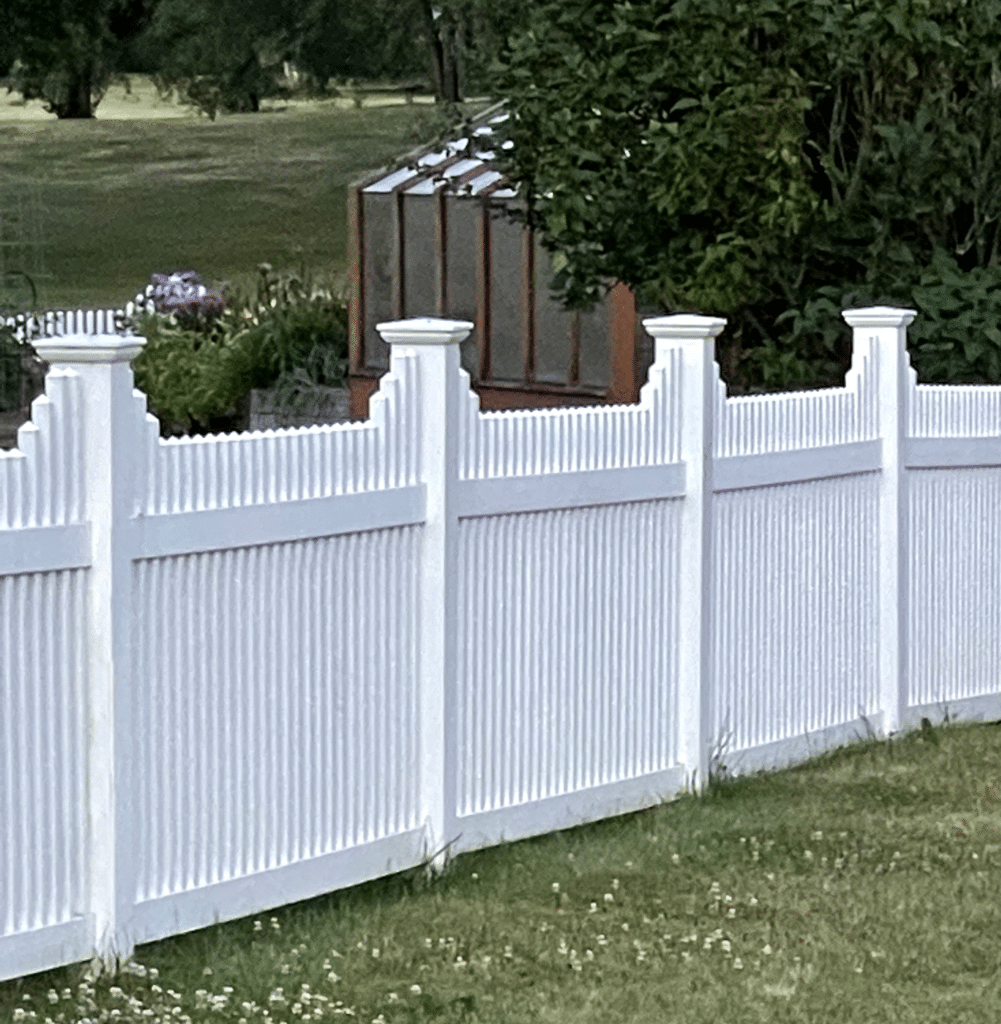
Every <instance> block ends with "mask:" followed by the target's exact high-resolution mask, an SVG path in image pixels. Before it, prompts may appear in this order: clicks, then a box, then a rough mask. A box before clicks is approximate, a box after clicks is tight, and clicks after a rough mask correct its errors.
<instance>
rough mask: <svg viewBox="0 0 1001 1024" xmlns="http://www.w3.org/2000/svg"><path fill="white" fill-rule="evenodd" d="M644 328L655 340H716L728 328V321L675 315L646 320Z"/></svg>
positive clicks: (708, 317)
mask: <svg viewBox="0 0 1001 1024" xmlns="http://www.w3.org/2000/svg"><path fill="white" fill-rule="evenodd" d="M643 327H644V329H645V330H646V332H647V334H650V335H652V336H653V337H654V338H715V337H716V335H717V334H719V332H720V331H722V330H723V328H724V327H726V320H724V319H723V318H722V317H718V316H697V315H695V314H694V313H675V314H674V315H673V316H656V317H651V318H650V319H648V320H644V321H643Z"/></svg>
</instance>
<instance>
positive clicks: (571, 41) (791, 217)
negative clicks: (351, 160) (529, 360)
mask: <svg viewBox="0 0 1001 1024" xmlns="http://www.w3.org/2000/svg"><path fill="white" fill-rule="evenodd" d="M998 10H999V8H998V4H997V2H996V0H962V2H960V0H857V2H854V3H850V4H849V3H842V2H838V0H769V2H767V3H758V4H747V3H734V2H732V0H699V2H698V3H693V2H690V0H674V2H672V3H661V2H659V0H634V2H632V3H616V2H613V0H597V2H596V0H537V2H536V3H534V4H533V5H532V7H531V12H530V18H529V25H528V26H527V28H526V29H525V30H524V31H522V32H519V33H516V34H515V35H513V36H512V38H511V40H510V44H509V46H508V48H507V50H506V51H505V52H504V53H503V54H502V56H501V58H500V60H499V61H498V63H497V66H496V69H495V70H496V82H495V92H496V94H497V95H503V96H505V97H506V101H507V106H508V110H509V113H510V117H509V118H508V120H507V121H505V122H504V123H503V124H502V125H500V126H499V131H500V134H501V135H502V136H505V137H506V139H507V140H509V141H511V142H512V143H513V145H512V146H511V147H510V148H508V149H503V148H498V150H497V152H498V159H499V161H500V164H501V167H502V169H503V170H504V171H505V172H506V173H507V174H508V175H509V177H510V178H511V179H512V180H513V181H515V182H517V183H519V184H520V185H521V186H522V195H523V196H524V199H525V204H526V209H525V212H524V214H523V216H524V217H525V218H527V220H528V221H529V222H530V223H531V224H532V225H533V226H535V227H537V228H538V229H539V231H540V232H541V234H542V236H543V240H544V242H545V244H546V246H547V247H548V248H549V250H550V251H551V252H552V254H553V257H554V267H555V269H556V270H557V271H558V276H557V291H558V292H559V294H560V296H561V297H562V298H564V299H565V300H566V301H567V302H568V304H570V305H574V306H580V307H586V306H588V305H591V304H593V303H594V302H595V301H596V300H597V299H599V298H600V296H601V294H602V292H603V290H604V288H605V287H606V286H607V283H608V282H610V281H615V280H621V281H624V282H626V283H627V284H629V285H631V286H632V287H634V288H635V289H637V291H639V292H640V293H641V295H642V297H643V298H645V299H647V300H649V301H652V302H655V303H656V304H657V305H658V306H660V307H661V308H666V309H668V310H672V311H674V310H677V311H682V310H686V311H691V312H704V313H711V314H716V315H724V316H726V317H728V318H729V321H730V324H729V327H728V330H727V331H726V340H725V343H724V344H725V345H727V346H731V347H732V348H733V349H734V352H733V353H732V354H731V358H729V359H728V360H726V362H727V363H728V364H729V365H730V366H731V367H732V368H734V369H735V371H736V377H737V380H736V381H731V383H737V384H738V385H739V386H740V387H741V388H747V389H760V388H764V387H775V386H780V385H786V386H790V385H803V384H807V383H810V382H812V383H816V384H832V383H836V382H837V378H838V377H839V376H840V374H841V373H843V371H844V368H845V361H846V360H845V341H844V339H845V336H846V334H847V332H846V330H845V328H844V326H843V324H842V322H841V319H840V312H841V308H843V305H842V303H844V304H846V305H869V304H871V303H873V302H879V301H883V302H887V303H889V304H893V305H904V304H909V303H910V302H912V301H913V302H916V303H917V304H918V308H919V309H921V311H922V313H923V314H925V313H927V314H928V315H929V316H931V317H932V320H933V323H934V328H932V327H929V328H928V329H929V330H932V329H935V328H937V329H938V331H939V334H940V336H941V337H940V340H939V341H938V342H929V339H928V338H927V337H924V336H922V335H921V331H922V330H924V329H925V328H923V327H921V326H918V327H917V331H918V335H917V336H916V340H917V341H918V342H920V344H918V345H917V347H916V349H915V353H916V358H915V362H916V364H917V365H918V366H919V367H920V369H921V372H922V373H925V372H927V373H930V374H943V373H949V374H958V375H960V376H962V377H964V378H974V377H976V378H981V377H986V378H991V377H992V375H993V374H994V373H995V355H994V354H993V353H994V352H995V349H996V348H997V345H996V343H995V342H994V341H993V340H992V338H991V336H990V335H989V334H986V333H984V328H985V327H987V326H990V317H991V311H992V310H993V308H994V306H993V302H994V299H993V298H992V294H993V288H994V285H993V284H992V282H993V281H994V280H995V279H996V275H997V273H998V271H997V270H996V268H997V267H998V265H999V264H1001V173H999V172H1001V70H999V63H998V53H999V50H1001V19H999V18H998ZM943 260H952V261H953V265H954V269H949V270H946V264H945V262H943ZM960 295H962V297H963V298H962V301H963V302H964V303H971V302H972V303H974V305H975V306H976V307H977V309H978V310H979V312H976V313H975V312H973V310H972V309H969V307H967V308H968V313H967V314H961V312H960V311H958V310H956V309H954V308H952V307H951V306H950V304H951V303H954V302H955V301H957V299H958V297H959V296H960ZM846 296H848V297H850V301H848V302H847V303H845V297H846ZM943 331H944V332H945V333H944V334H942V332H943ZM929 344H932V345H936V344H937V345H940V346H947V347H939V348H929V347H928V346H929ZM752 353H753V354H752Z"/></svg>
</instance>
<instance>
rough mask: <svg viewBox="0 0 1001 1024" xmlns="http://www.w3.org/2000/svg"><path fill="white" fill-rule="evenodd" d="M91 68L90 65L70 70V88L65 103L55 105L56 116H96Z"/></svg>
mask: <svg viewBox="0 0 1001 1024" xmlns="http://www.w3.org/2000/svg"><path fill="white" fill-rule="evenodd" d="M90 87H91V69H90V67H89V66H87V67H83V68H73V70H72V71H71V72H70V83H69V89H68V90H67V94H66V99H65V101H64V102H63V103H60V104H58V105H56V106H55V114H56V117H59V118H86V117H93V116H94V106H93V103H92V98H91V89H90Z"/></svg>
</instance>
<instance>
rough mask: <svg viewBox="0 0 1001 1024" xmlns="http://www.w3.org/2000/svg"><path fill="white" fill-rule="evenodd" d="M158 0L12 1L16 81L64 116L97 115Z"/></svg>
mask: <svg viewBox="0 0 1001 1024" xmlns="http://www.w3.org/2000/svg"><path fill="white" fill-rule="evenodd" d="M155 2H156V0H6V2H5V7H4V12H5V15H6V17H5V18H4V21H5V22H6V23H7V26H8V35H7V40H8V43H7V44H6V49H7V51H8V52H9V54H10V55H11V56H12V57H13V58H14V63H13V66H12V68H11V69H10V70H11V72H12V78H13V83H12V84H13V86H14V88H16V89H17V90H18V91H19V92H20V93H21V94H22V95H23V96H24V97H25V99H41V100H44V101H45V106H46V109H47V110H48V111H50V112H51V113H54V114H56V116H57V117H61V118H86V117H93V115H94V110H95V109H96V107H97V105H98V103H100V101H101V97H102V96H103V95H104V91H105V89H106V88H107V86H108V83H109V82H110V81H111V79H112V78H113V77H114V75H115V73H116V71H118V70H119V68H118V66H117V61H118V57H119V54H120V53H121V50H122V48H123V46H124V45H125V44H126V43H127V42H128V41H129V40H130V39H133V38H135V37H136V36H137V35H138V34H139V33H140V32H142V31H143V29H144V28H145V27H146V25H147V23H148V21H149V19H150V17H151V15H152V12H153V8H154V6H155Z"/></svg>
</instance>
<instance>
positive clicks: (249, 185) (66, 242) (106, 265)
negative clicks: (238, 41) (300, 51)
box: [0, 78, 434, 308]
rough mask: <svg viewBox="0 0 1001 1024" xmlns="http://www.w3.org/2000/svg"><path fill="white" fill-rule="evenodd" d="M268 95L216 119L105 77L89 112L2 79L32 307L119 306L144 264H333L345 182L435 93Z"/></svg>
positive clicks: (4, 162) (8, 155) (398, 150)
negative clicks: (72, 116) (30, 261)
mask: <svg viewBox="0 0 1001 1024" xmlns="http://www.w3.org/2000/svg"><path fill="white" fill-rule="evenodd" d="M363 103H364V105H363V106H362V107H361V108H360V109H358V108H356V107H355V105H354V103H353V102H352V100H351V99H350V98H349V97H344V98H340V99H333V100H325V101H300V102H295V101H289V102H277V101H276V102H272V103H270V104H269V105H268V107H267V109H266V110H265V111H263V112H261V113H259V114H244V115H232V116H220V117H219V118H218V119H217V120H215V121H210V120H209V119H208V118H206V117H200V116H198V115H197V114H195V113H193V112H192V111H190V110H189V109H188V108H185V107H182V106H179V105H178V104H176V103H174V102H170V101H165V100H163V99H161V98H160V97H159V96H158V95H157V93H156V90H155V89H154V88H153V86H152V85H151V83H150V82H148V81H146V80H143V79H141V78H140V79H133V80H132V90H131V92H130V93H126V92H125V90H124V89H123V88H122V87H121V86H116V87H113V88H112V90H110V91H109V94H108V95H107V96H106V97H105V99H104V100H103V101H102V103H101V104H100V106H99V107H98V110H97V117H96V118H95V119H94V120H91V121H58V120H57V119H56V118H55V117H53V116H51V115H48V114H45V113H44V111H43V110H42V107H41V104H39V103H34V102H33V103H30V104H25V103H23V102H22V101H20V100H19V99H18V97H17V96H16V94H0V210H2V209H3V208H4V205H5V201H6V203H7V205H10V204H11V203H12V202H14V203H16V202H18V201H21V202H23V201H24V198H25V197H26V196H28V197H29V198H30V196H31V194H32V193H34V194H35V195H37V198H38V200H39V203H40V207H41V227H40V231H39V233H38V237H39V239H40V240H41V241H43V242H44V243H45V248H44V263H45V270H46V271H47V276H45V277H44V278H42V279H41V280H40V281H39V282H38V284H39V288H40V292H41V295H40V300H41V304H42V305H43V306H47V307H50V308H52V307H62V306H83V307H90V306H97V307H101V306H110V307H118V306H121V305H123V304H124V303H125V302H126V301H127V300H129V299H131V298H132V297H133V296H134V295H135V293H136V292H137V291H138V290H140V289H141V288H143V287H144V286H145V284H146V283H147V281H148V280H149V277H150V274H151V273H153V272H154V271H168V270H172V269H177V268H194V269H196V270H198V271H200V272H201V273H202V274H203V275H204V276H205V278H206V279H208V280H211V281H241V282H244V283H246V282H249V281H250V280H252V279H253V278H254V277H255V276H256V268H257V265H258V264H259V263H262V262H269V263H271V264H272V265H274V266H275V267H276V268H283V267H293V266H298V265H299V264H300V262H302V261H305V263H306V265H307V267H308V268H309V269H310V270H311V271H312V272H314V273H317V274H320V275H323V276H327V275H332V276H334V277H335V278H337V277H340V278H343V275H344V272H345V269H346V266H347V216H346V187H347V185H348V184H349V182H351V181H352V180H353V179H355V178H357V177H358V176H359V175H360V174H361V173H363V172H364V171H366V170H369V169H373V168H378V167H381V166H384V165H385V164H387V163H388V162H390V161H391V160H393V159H394V158H396V157H399V156H400V155H401V154H403V153H405V152H406V151H407V150H409V149H411V148H413V147H414V146H415V145H417V144H419V142H420V141H422V138H426V137H427V135H428V134H429V133H430V132H433V129H432V128H431V124H432V120H433V117H434V108H433V107H432V106H431V105H430V104H428V103H423V102H416V103H414V104H406V103H405V102H404V101H403V100H402V98H400V97H399V96H392V95H388V94H387V95H378V94H375V95H373V94H369V95H366V96H365V97H364V100H363Z"/></svg>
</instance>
